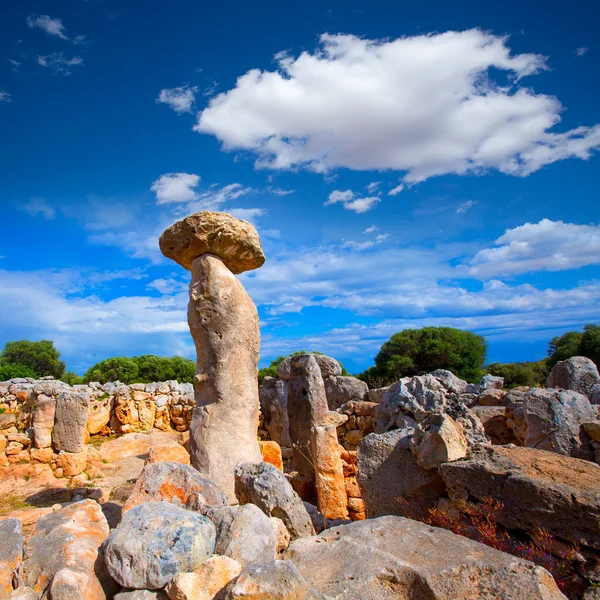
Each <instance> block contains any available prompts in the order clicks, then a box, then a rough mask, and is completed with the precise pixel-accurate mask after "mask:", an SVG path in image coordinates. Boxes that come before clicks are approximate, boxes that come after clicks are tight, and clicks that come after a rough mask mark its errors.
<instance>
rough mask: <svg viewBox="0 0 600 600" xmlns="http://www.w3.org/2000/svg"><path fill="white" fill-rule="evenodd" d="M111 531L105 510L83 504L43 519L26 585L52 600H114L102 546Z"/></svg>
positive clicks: (28, 556)
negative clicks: (103, 511) (74, 599)
mask: <svg viewBox="0 0 600 600" xmlns="http://www.w3.org/2000/svg"><path fill="white" fill-rule="evenodd" d="M108 533H109V528H108V523H107V522H106V518H105V517H104V515H103V514H102V510H101V508H100V505H99V504H97V503H96V502H94V501H93V500H83V501H81V502H76V503H75V504H70V505H69V506H66V507H65V508H63V509H61V510H58V511H56V512H54V513H51V514H49V515H46V516H45V517H42V518H41V519H40V520H39V521H38V522H37V525H36V530H35V535H34V536H33V537H32V538H30V539H29V540H28V541H27V543H26V546H25V562H24V577H23V579H24V581H25V583H26V584H27V585H28V586H29V587H31V588H33V590H34V591H35V592H36V593H38V594H42V593H43V592H45V593H46V596H44V597H48V598H52V600H71V599H73V598H80V599H81V600H104V599H106V600H109V599H110V598H112V597H113V594H114V592H115V591H116V590H115V587H116V586H115V583H114V581H112V579H111V578H110V577H109V576H108V573H107V571H106V568H105V566H104V561H103V558H102V550H101V545H102V543H103V542H104V540H105V539H106V537H107V536H108Z"/></svg>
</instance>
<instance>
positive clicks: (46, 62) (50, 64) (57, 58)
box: [37, 52, 83, 75]
mask: <svg viewBox="0 0 600 600" xmlns="http://www.w3.org/2000/svg"><path fill="white" fill-rule="evenodd" d="M37 63H38V65H40V66H42V67H47V68H49V69H52V70H53V71H54V72H55V73H56V74H58V75H71V72H72V71H71V67H76V66H81V65H83V59H82V58H81V57H80V56H74V57H73V58H66V57H65V56H64V54H63V53H62V52H53V53H52V54H48V55H47V56H41V55H38V57H37Z"/></svg>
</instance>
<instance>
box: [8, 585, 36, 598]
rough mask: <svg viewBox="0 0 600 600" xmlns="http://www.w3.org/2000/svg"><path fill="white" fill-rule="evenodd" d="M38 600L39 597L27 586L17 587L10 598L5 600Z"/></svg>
mask: <svg viewBox="0 0 600 600" xmlns="http://www.w3.org/2000/svg"><path fill="white" fill-rule="evenodd" d="M8 598H10V600H38V599H39V596H38V595H37V594H36V593H35V592H34V591H33V590H32V589H31V588H30V587H28V586H26V585H24V586H19V587H18V588H17V589H16V590H15V591H14V592H13V593H12V594H11V595H10V596H7V600H8Z"/></svg>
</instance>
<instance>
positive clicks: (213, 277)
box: [160, 212, 265, 502]
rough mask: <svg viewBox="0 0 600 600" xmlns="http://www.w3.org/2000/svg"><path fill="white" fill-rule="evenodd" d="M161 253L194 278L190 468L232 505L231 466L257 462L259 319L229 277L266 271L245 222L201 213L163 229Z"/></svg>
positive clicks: (239, 286)
mask: <svg viewBox="0 0 600 600" xmlns="http://www.w3.org/2000/svg"><path fill="white" fill-rule="evenodd" d="M160 248H161V251H162V252H163V254H164V255H165V256H167V257H168V258H172V259H173V260H175V261H176V262H178V263H179V264H180V265H182V266H183V267H185V268H186V269H188V270H190V271H191V272H192V282H191V285H190V302H189V305H188V323H189V326H190V332H191V334H192V338H193V339H194V344H195V346H196V377H195V381H194V394H195V400H196V407H195V408H194V411H193V414H192V422H191V425H190V454H191V460H192V465H193V466H194V467H195V468H196V469H198V470H199V471H200V472H201V473H204V474H205V475H207V476H208V477H210V478H211V479H212V480H213V481H214V482H215V483H216V484H217V485H218V486H219V487H220V488H221V489H222V490H223V491H224V492H225V494H226V495H227V497H228V498H229V500H230V501H231V502H235V501H236V497H235V489H234V469H235V466H236V465H237V464H238V463H240V462H260V461H261V460H262V456H261V453H260V448H259V446H258V441H257V429H258V410H259V401H258V379H257V373H258V370H257V366H258V358H259V350H260V330H259V323H258V313H257V310H256V307H255V306H254V303H253V302H252V300H251V298H250V296H249V295H248V293H247V292H246V290H245V289H244V287H243V286H242V284H241V283H240V282H239V281H238V279H237V278H236V277H235V276H234V273H242V272H243V271H248V270H251V269H256V268H258V267H260V266H261V265H262V264H263V263H264V260H265V258H264V255H263V253H262V249H261V247H260V239H259V237H258V233H257V232H256V230H255V229H254V227H253V226H252V225H251V224H250V223H247V222H246V221H240V220H238V219H235V218H233V217H232V216H231V215H228V214H226V213H212V212H201V213H197V214H195V215H191V216H189V217H186V218H185V219H183V220H182V221H179V222H177V223H175V224H174V225H173V226H171V227H170V228H169V229H167V230H166V231H165V232H164V233H163V235H162V236H161V239H160Z"/></svg>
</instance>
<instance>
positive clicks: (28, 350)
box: [1, 340, 65, 379]
mask: <svg viewBox="0 0 600 600" xmlns="http://www.w3.org/2000/svg"><path fill="white" fill-rule="evenodd" d="M1 361H2V363H1V364H3V365H19V366H20V367H28V368H29V369H30V371H31V373H33V375H29V376H30V377H47V376H49V375H52V377H55V378H56V379H60V378H61V377H62V376H63V375H64V374H65V363H64V362H63V361H61V360H60V352H59V351H58V350H57V349H56V348H55V347H54V342H51V341H50V340H42V341H40V342H30V341H29V340H20V341H16V342H7V343H6V345H5V346H4V350H3V351H2V357H1Z"/></svg>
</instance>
